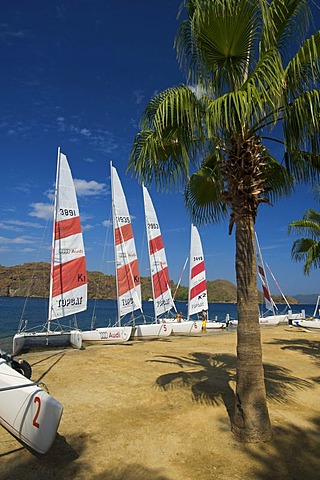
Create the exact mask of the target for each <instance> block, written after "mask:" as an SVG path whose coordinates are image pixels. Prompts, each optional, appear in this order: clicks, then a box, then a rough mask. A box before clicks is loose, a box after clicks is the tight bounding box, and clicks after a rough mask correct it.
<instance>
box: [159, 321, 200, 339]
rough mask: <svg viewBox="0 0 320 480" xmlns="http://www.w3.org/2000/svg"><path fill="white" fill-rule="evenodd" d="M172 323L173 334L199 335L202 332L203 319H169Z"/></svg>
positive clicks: (170, 323)
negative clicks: (178, 320) (177, 320)
mask: <svg viewBox="0 0 320 480" xmlns="http://www.w3.org/2000/svg"><path fill="white" fill-rule="evenodd" d="M167 323H169V325H172V335H198V334H200V333H202V321H201V320H195V321H193V320H182V322H176V321H175V320H173V321H167Z"/></svg>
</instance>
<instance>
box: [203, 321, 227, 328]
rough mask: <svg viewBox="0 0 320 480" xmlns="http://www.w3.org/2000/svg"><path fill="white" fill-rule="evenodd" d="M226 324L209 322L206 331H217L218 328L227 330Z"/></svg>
mask: <svg viewBox="0 0 320 480" xmlns="http://www.w3.org/2000/svg"><path fill="white" fill-rule="evenodd" d="M226 326H227V325H226V323H222V322H216V321H214V320H208V321H207V323H206V330H216V329H218V328H220V329H221V328H226Z"/></svg>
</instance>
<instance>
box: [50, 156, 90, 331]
mask: <svg viewBox="0 0 320 480" xmlns="http://www.w3.org/2000/svg"><path fill="white" fill-rule="evenodd" d="M86 308H87V273H86V259H85V251H84V245H83V238H82V229H81V224H80V216H79V208H78V202H77V197H76V191H75V187H74V182H73V179H72V175H71V171H70V167H69V165H68V161H67V157H66V156H65V155H64V154H63V153H60V149H59V151H58V162H57V176H56V189H55V202H54V220H53V242H52V262H51V277H50V298H49V313H48V321H49V322H48V324H49V325H50V321H51V320H54V319H57V318H61V317H65V316H68V315H72V314H75V313H78V312H81V311H83V310H86ZM49 329H50V328H49Z"/></svg>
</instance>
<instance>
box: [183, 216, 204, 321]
mask: <svg viewBox="0 0 320 480" xmlns="http://www.w3.org/2000/svg"><path fill="white" fill-rule="evenodd" d="M202 310H206V311H207V310H208V296H207V282H206V270H205V264H204V256H203V249H202V243H201V239H200V235H199V232H198V229H197V227H195V226H194V225H191V241H190V270H189V298H188V319H189V318H190V317H191V316H192V315H195V314H197V313H199V312H201V311H202Z"/></svg>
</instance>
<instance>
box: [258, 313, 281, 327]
mask: <svg viewBox="0 0 320 480" xmlns="http://www.w3.org/2000/svg"><path fill="white" fill-rule="evenodd" d="M259 323H260V325H278V324H279V323H288V315H268V316H266V317H259Z"/></svg>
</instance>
